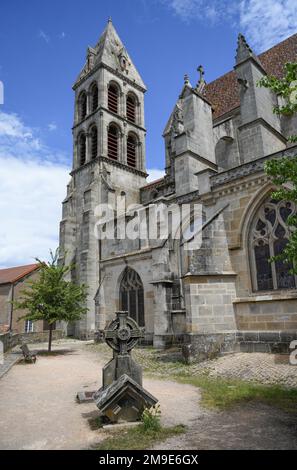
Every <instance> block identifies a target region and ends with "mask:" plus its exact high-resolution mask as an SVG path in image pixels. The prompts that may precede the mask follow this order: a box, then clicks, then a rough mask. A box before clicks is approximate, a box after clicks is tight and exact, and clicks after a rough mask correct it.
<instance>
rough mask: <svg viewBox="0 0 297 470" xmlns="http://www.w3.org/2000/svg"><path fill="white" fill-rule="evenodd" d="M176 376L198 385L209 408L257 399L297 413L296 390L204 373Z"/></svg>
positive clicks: (204, 402) (177, 378)
mask: <svg viewBox="0 0 297 470" xmlns="http://www.w3.org/2000/svg"><path fill="white" fill-rule="evenodd" d="M173 379H175V380H177V381H178V382H181V383H185V384H191V385H194V386H195V387H199V388H200V390H201V394H202V404H203V405H204V406H206V407H208V408H218V409H221V410H223V409H227V408H230V407H231V406H234V405H237V404H240V403H244V402H245V403H246V402H251V401H258V402H262V403H266V404H267V405H271V406H276V407H279V408H281V409H283V410H284V411H287V412H290V413H297V389H293V388H285V387H282V386H280V385H261V384H257V383H252V382H245V381H243V380H227V379H221V378H219V379H218V378H217V379H214V378H210V377H207V376H203V375H200V376H196V377H188V376H183V375H177V376H175V377H173Z"/></svg>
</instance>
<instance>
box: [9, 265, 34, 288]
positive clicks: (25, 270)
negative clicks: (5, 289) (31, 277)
mask: <svg viewBox="0 0 297 470" xmlns="http://www.w3.org/2000/svg"><path fill="white" fill-rule="evenodd" d="M38 268H39V264H27V265H26V266H16V267H14V268H7V269H0V285H1V284H13V283H14V282H16V281H19V280H20V279H22V278H23V277H25V276H27V275H28V274H31V273H33V272H34V271H36V270H37V269H38Z"/></svg>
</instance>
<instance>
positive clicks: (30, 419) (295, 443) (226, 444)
mask: <svg viewBox="0 0 297 470" xmlns="http://www.w3.org/2000/svg"><path fill="white" fill-rule="evenodd" d="M36 347H38V348H40V345H38V346H36V345H35V348H36ZM44 347H45V345H44ZM33 348H34V346H32V347H31V349H33ZM54 349H59V350H62V351H61V354H59V355H55V356H51V357H48V356H39V358H38V360H37V362H36V364H35V365H31V364H23V363H18V364H16V365H14V367H13V368H12V369H11V370H10V371H9V372H8V373H7V374H6V375H5V376H4V377H2V379H1V380H0V449H86V448H89V447H90V446H91V445H93V444H96V443H98V442H99V441H100V440H102V439H104V438H105V437H106V431H104V430H98V429H95V430H94V429H92V422H93V421H94V419H95V418H96V417H98V414H99V412H98V410H97V408H96V407H95V405H94V404H93V403H85V404H81V405H79V404H77V403H76V401H75V396H76V393H77V392H78V391H81V390H85V391H88V390H89V391H91V390H96V389H97V388H99V387H100V383H101V368H102V366H103V365H104V364H105V363H106V351H105V352H104V353H100V352H95V351H94V350H92V348H90V347H86V345H85V343H83V342H79V341H75V342H69V341H68V342H64V343H63V342H61V341H60V342H59V343H58V344H57V343H55V347H54ZM235 359H236V358H235V357H234V356H233V358H231V357H230V358H229V357H228V358H221V359H219V360H217V361H211V362H212V364H211V367H212V368H214V369H213V374H214V375H215V374H218V375H220V374H223V371H225V374H226V373H227V371H228V370H229V372H230V370H231V371H233V372H232V374H233V375H234V371H236V360H235ZM248 360H249V361H250V360H251V359H248V358H246V357H245V356H243V358H242V360H241V362H240V365H239V367H238V369H239V370H240V371H242V370H248V369H250V370H251V367H252V365H251V364H249V367H246V362H244V364H245V366H244V367H243V366H242V361H248ZM267 360H268V361H271V359H270V357H269V358H268V359H267ZM228 361H229V362H228ZM230 361H232V363H231V362H230ZM226 364H227V365H228V364H229V369H228V367H227V366H226ZM205 366H207V364H206V363H205V364H204V366H203V367H205ZM208 366H209V365H208ZM198 367H199V366H198ZM201 367H202V366H201ZM291 370H293V369H291ZM294 373H295V370H294ZM240 377H241V373H240ZM144 387H145V388H146V389H147V390H148V391H150V392H151V393H152V394H153V395H155V396H156V397H158V398H159V401H160V405H161V410H162V421H163V424H164V425H167V426H170V425H175V424H185V425H187V427H188V429H187V432H186V433H185V434H184V435H180V436H178V437H173V438H171V439H169V440H167V441H166V442H165V443H161V444H160V445H157V446H155V448H156V449H196V450H199V449H297V417H296V416H295V415H290V414H287V413H285V412H283V411H280V410H277V409H274V408H271V407H269V406H266V405H262V404H253V403H251V404H248V405H241V406H238V407H235V408H232V410H228V411H226V412H216V411H209V410H206V409H204V408H203V407H202V406H201V405H200V393H199V390H198V389H197V388H195V387H193V386H191V385H184V384H179V383H176V382H173V381H170V380H162V379H161V378H160V380H159V379H158V378H154V379H152V378H147V377H145V379H144Z"/></svg>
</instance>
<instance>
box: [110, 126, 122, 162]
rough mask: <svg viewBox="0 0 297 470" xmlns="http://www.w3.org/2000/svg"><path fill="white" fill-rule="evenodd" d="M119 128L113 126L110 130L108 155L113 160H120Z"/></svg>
mask: <svg viewBox="0 0 297 470" xmlns="http://www.w3.org/2000/svg"><path fill="white" fill-rule="evenodd" d="M118 137H119V131H118V128H117V127H116V126H115V125H114V124H111V125H110V126H109V128H108V139H107V154H108V157H109V158H111V159H112V160H117V159H118Z"/></svg>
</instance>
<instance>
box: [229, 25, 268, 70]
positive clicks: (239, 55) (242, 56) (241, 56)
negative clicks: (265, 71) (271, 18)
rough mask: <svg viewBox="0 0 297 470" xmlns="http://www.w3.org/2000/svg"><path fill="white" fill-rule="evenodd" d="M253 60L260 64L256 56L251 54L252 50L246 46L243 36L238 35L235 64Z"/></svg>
mask: <svg viewBox="0 0 297 470" xmlns="http://www.w3.org/2000/svg"><path fill="white" fill-rule="evenodd" d="M250 58H252V59H254V60H255V61H256V62H257V63H258V64H259V65H261V67H262V64H261V62H260V60H259V58H258V57H257V56H256V54H255V53H254V52H253V50H252V48H251V47H250V46H249V45H248V43H247V41H246V39H245V37H244V35H243V34H241V33H239V34H238V39H237V49H236V58H235V60H236V64H239V63H241V62H243V61H245V60H247V59H250Z"/></svg>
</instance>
